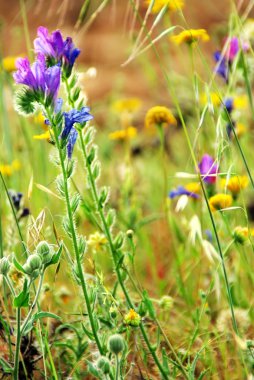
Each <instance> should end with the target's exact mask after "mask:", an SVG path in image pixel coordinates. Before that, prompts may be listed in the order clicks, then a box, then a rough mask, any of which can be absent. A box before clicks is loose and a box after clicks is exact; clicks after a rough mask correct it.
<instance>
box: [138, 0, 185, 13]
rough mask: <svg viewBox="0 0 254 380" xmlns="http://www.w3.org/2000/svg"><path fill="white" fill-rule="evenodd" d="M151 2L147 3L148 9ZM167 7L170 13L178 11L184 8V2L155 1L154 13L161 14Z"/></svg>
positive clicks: (179, 0)
mask: <svg viewBox="0 0 254 380" xmlns="http://www.w3.org/2000/svg"><path fill="white" fill-rule="evenodd" d="M151 1H152V0H146V1H145V3H146V5H147V7H148V6H149V5H150V3H151ZM165 5H166V6H167V8H168V10H169V11H177V10H179V9H182V8H183V7H184V0H155V1H154V4H153V7H152V13H155V14H156V13H159V12H160V11H161V10H162V8H163V7H165Z"/></svg>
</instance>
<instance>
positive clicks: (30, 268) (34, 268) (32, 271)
mask: <svg viewBox="0 0 254 380" xmlns="http://www.w3.org/2000/svg"><path fill="white" fill-rule="evenodd" d="M41 266H42V261H41V258H40V256H39V255H37V254H33V255H31V256H29V257H28V259H27V262H26V263H25V265H24V266H23V268H24V270H25V272H26V273H27V274H28V275H29V276H31V277H33V278H36V277H37V276H38V275H39V271H40V269H41Z"/></svg>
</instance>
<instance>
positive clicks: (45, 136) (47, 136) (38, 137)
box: [33, 131, 51, 140]
mask: <svg viewBox="0 0 254 380" xmlns="http://www.w3.org/2000/svg"><path fill="white" fill-rule="evenodd" d="M33 138H34V139H35V140H50V138H51V135H50V132H49V131H46V132H45V133H41V134H40V135H34V136H33Z"/></svg>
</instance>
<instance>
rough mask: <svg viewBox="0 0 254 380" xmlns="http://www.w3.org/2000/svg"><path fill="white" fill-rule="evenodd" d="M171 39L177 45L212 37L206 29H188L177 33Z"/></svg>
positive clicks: (206, 39) (207, 39)
mask: <svg viewBox="0 0 254 380" xmlns="http://www.w3.org/2000/svg"><path fill="white" fill-rule="evenodd" d="M170 39H171V40H172V41H173V42H174V43H175V44H177V45H180V44H182V43H187V44H192V43H193V42H197V41H199V40H201V41H204V42H206V41H209V39H210V37H209V35H208V33H207V31H206V30H205V29H188V30H184V31H183V32H181V33H179V34H177V35H176V36H171V37H170Z"/></svg>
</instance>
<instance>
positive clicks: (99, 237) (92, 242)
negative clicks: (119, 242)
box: [87, 231, 108, 252]
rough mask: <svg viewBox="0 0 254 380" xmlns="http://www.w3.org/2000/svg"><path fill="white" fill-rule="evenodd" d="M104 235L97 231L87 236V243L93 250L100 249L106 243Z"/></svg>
mask: <svg viewBox="0 0 254 380" xmlns="http://www.w3.org/2000/svg"><path fill="white" fill-rule="evenodd" d="M107 242H108V241H107V239H106V236H105V235H104V234H102V233H100V232H98V231H96V232H95V233H94V234H92V235H90V236H89V239H88V241H87V244H88V246H89V247H91V248H92V249H93V250H94V251H95V252H98V251H100V250H101V249H102V248H103V247H105V245H106V244H107Z"/></svg>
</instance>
